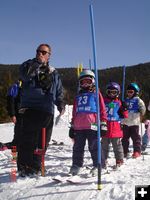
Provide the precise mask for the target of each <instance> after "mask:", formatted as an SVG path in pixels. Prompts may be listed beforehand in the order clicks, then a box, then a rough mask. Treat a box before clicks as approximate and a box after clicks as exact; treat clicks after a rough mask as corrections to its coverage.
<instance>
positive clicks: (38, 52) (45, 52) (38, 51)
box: [36, 50, 50, 56]
mask: <svg viewBox="0 0 150 200" xmlns="http://www.w3.org/2000/svg"><path fill="white" fill-rule="evenodd" d="M36 53H37V54H40V53H41V54H42V55H43V56H45V55H46V54H47V53H48V54H50V53H49V52H47V51H44V50H36Z"/></svg>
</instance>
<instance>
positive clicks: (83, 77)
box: [79, 69, 95, 88]
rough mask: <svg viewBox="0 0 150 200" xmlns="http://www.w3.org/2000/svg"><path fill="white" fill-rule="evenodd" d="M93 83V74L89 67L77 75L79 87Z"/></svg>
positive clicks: (85, 86) (87, 86)
mask: <svg viewBox="0 0 150 200" xmlns="http://www.w3.org/2000/svg"><path fill="white" fill-rule="evenodd" d="M94 85H95V74H94V72H92V71H91V70H89V69H85V70H83V71H82V72H81V73H80V75H79V86H80V88H89V87H92V86H94Z"/></svg>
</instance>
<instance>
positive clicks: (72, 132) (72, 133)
mask: <svg viewBox="0 0 150 200" xmlns="http://www.w3.org/2000/svg"><path fill="white" fill-rule="evenodd" d="M69 137H70V138H72V139H73V138H75V132H74V129H73V128H72V127H71V128H70V129H69Z"/></svg>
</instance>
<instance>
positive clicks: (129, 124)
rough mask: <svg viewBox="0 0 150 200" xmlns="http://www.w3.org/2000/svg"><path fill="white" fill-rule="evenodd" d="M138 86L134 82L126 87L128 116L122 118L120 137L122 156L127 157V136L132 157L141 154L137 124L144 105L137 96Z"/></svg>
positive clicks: (144, 109) (144, 108) (139, 121)
mask: <svg viewBox="0 0 150 200" xmlns="http://www.w3.org/2000/svg"><path fill="white" fill-rule="evenodd" d="M139 91H140V88H139V86H138V85H137V84H136V83H130V84H129V85H128V87H127V98H126V99H125V102H126V103H127V105H128V112H129V116H128V118H127V119H124V120H123V124H124V126H123V132H124V136H123V139H122V144H123V149H124V156H125V157H128V152H129V150H128V148H129V138H130V137H131V139H132V141H133V154H132V157H133V158H137V157H139V156H141V136H140V134H139V125H140V124H141V117H143V116H144V114H145V111H146V107H145V104H144V102H143V101H142V99H140V97H139Z"/></svg>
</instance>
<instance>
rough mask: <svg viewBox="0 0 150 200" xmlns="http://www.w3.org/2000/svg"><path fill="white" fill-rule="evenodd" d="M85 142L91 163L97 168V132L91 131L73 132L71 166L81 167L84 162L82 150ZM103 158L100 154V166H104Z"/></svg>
mask: <svg viewBox="0 0 150 200" xmlns="http://www.w3.org/2000/svg"><path fill="white" fill-rule="evenodd" d="M86 140H87V141H88V149H89V152H90V154H91V158H92V161H93V166H94V167H97V166H98V144H97V143H98V140H97V131H93V130H83V131H75V138H74V145H73V156H72V161H73V162H72V165H76V166H78V167H82V166H83V160H84V148H85V145H86ZM104 160H105V159H104V157H103V153H102V152H101V166H102V167H103V166H104Z"/></svg>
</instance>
